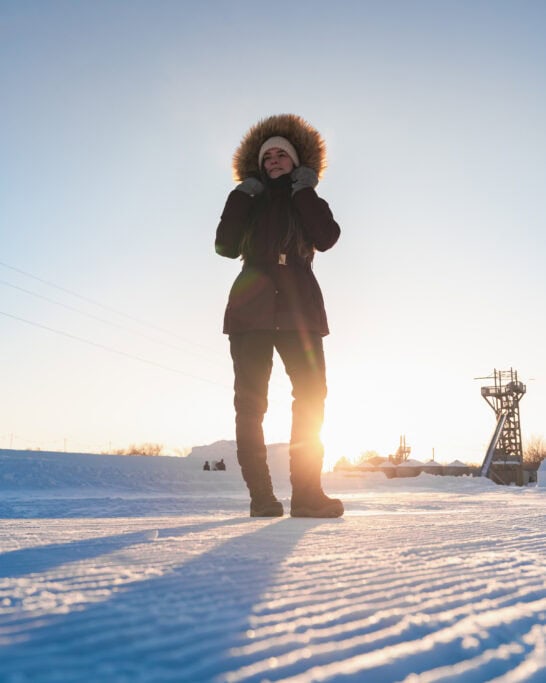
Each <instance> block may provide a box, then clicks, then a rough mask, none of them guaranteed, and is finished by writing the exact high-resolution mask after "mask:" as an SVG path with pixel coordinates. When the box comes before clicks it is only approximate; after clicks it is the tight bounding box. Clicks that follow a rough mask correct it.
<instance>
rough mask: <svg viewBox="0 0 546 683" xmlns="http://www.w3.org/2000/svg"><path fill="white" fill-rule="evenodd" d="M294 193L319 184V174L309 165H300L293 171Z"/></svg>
mask: <svg viewBox="0 0 546 683" xmlns="http://www.w3.org/2000/svg"><path fill="white" fill-rule="evenodd" d="M292 180H293V181H294V182H293V183H292V195H295V194H296V192H299V191H300V190H303V188H304V187H313V188H314V187H316V186H317V185H318V175H317V174H316V172H315V171H313V169H312V168H309V167H308V166H298V167H297V168H295V169H294V170H293V171H292Z"/></svg>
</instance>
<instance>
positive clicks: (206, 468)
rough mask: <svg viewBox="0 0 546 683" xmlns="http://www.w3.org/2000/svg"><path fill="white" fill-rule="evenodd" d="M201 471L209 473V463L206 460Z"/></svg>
mask: <svg viewBox="0 0 546 683" xmlns="http://www.w3.org/2000/svg"><path fill="white" fill-rule="evenodd" d="M203 469H204V470H207V471H210V465H209V461H208V460H205V464H204V465H203Z"/></svg>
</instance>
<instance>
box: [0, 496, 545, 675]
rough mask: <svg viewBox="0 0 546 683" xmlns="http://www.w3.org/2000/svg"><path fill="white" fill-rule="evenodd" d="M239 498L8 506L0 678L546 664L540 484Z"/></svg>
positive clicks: (425, 671) (435, 670)
mask: <svg viewBox="0 0 546 683" xmlns="http://www.w3.org/2000/svg"><path fill="white" fill-rule="evenodd" d="M143 502H144V501H143V500H139V501H135V506H136V509H137V510H140V509H141V506H142V505H143ZM210 502H211V501H210V500H209V503H210ZM238 506H239V504H238V503H234V510H233V514H231V515H227V514H214V515H212V514H209V515H192V514H190V513H188V512H187V513H186V514H184V515H177V516H174V515H170V516H155V517H153V516H150V517H138V516H136V515H135V516H132V517H116V518H102V519H100V518H99V517H98V516H96V513H95V514H94V515H92V516H89V517H87V518H85V517H81V518H75V517H71V518H69V519H66V518H57V519H53V518H52V519H45V518H44V519H8V520H4V522H3V526H2V530H1V532H0V549H1V551H2V554H1V555H0V681H2V683H25V682H27V681H36V682H37V683H53V682H55V683H58V682H59V681H70V682H72V681H74V682H83V681H86V682H87V681H99V680H100V681H114V682H115V683H117V682H121V681H131V682H134V681H136V682H142V683H144V682H146V683H147V682H150V681H154V682H155V681H157V682H160V681H188V682H192V683H194V682H199V681H216V682H218V683H237V682H239V681H294V682H296V681H297V682H298V683H307V682H312V681H313V682H314V681H355V682H356V681H359V682H360V681H366V682H370V683H453V682H456V681H464V683H482V682H485V681H495V683H500V682H502V683H516V682H519V681H525V682H530V683H539V681H544V680H545V679H546V648H545V645H544V643H545V636H546V533H545V532H546V516H545V515H544V513H543V507H544V504H543V493H541V491H540V490H539V489H535V490H534V491H532V490H527V491H521V490H514V489H500V488H499V489H494V490H487V491H484V492H482V493H481V495H479V496H478V495H468V494H466V493H465V494H462V493H458V494H457V493H438V492H433V491H429V492H426V491H414V492H412V493H410V492H409V491H408V492H406V493H404V492H401V491H400V490H395V491H391V492H390V493H389V492H384V491H383V492H379V493H376V494H372V493H370V492H369V491H368V492H366V493H365V494H364V493H363V494H362V495H360V496H358V495H354V496H352V497H351V498H350V500H349V503H348V506H347V507H348V514H347V516H346V517H345V518H342V519H338V520H298V519H290V518H282V519H275V520H252V519H249V518H247V517H246V516H240V514H239V512H238V510H239V507H238ZM44 664H45V665H44Z"/></svg>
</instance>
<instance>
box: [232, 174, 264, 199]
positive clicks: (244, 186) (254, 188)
mask: <svg viewBox="0 0 546 683" xmlns="http://www.w3.org/2000/svg"><path fill="white" fill-rule="evenodd" d="M235 189H236V190H239V191H240V192H244V193H245V194H249V195H250V196H251V197H254V196H255V195H257V194H260V192H263V189H264V186H263V185H262V183H261V182H260V181H259V180H258V178H245V179H244V180H243V182H242V183H240V184H239V185H237V187H236V188H235Z"/></svg>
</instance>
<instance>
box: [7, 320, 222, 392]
mask: <svg viewBox="0 0 546 683" xmlns="http://www.w3.org/2000/svg"><path fill="white" fill-rule="evenodd" d="M0 315H3V316H5V317H6V318H11V319H12V320H17V321H19V322H22V323H25V324H27V325H32V326H33V327H38V328H40V329H42V330H47V331H48V332H52V333H53V334H58V335H60V336H62V337H66V338H68V339H72V340H74V341H78V342H81V343H82V344H87V345H88V346H94V347H95V348H98V349H102V350H103V351H108V352H109V353H115V354H117V355H118V356H125V357H126V358H130V359H131V360H136V361H139V362H140V363H145V364H146V365H151V366H153V367H156V368H160V369H161V370H166V371H167V372H174V373H176V374H179V375H184V376H185V377H190V378H192V379H195V380H198V381H200V382H207V383H208V384H214V385H216V386H220V387H222V388H224V389H230V390H231V387H228V386H227V385H225V384H222V383H221V382H216V381H214V380H211V379H206V378H205V377H199V376H198V375H193V374H191V373H189V372H185V371H184V370H180V369H178V368H172V367H170V366H168V365H163V364H162V363H157V362H156V361H153V360H149V359H148V358H142V356H136V355H134V354H132V353H127V352H126V351H121V350H120V349H114V348H113V347H111V346H106V345H105V344H99V343H98V342H94V341H91V340H90V339H84V338H83V337H78V336H76V335H74V334H71V333H70V332H64V331H63V330H57V329H55V328H53V327H48V326H47V325H42V324H41V323H37V322H34V321H32V320H27V319H26V318H21V317H19V316H17V315H13V314H11V313H6V312H5V311H0Z"/></svg>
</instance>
